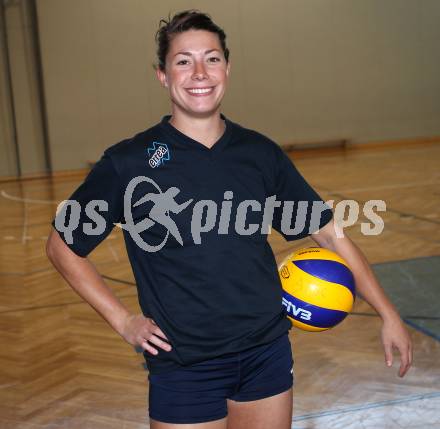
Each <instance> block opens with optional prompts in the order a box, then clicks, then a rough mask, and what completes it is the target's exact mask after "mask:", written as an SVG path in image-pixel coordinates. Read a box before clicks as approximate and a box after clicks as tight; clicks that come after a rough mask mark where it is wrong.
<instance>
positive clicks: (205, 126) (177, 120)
mask: <svg viewBox="0 0 440 429" xmlns="http://www.w3.org/2000/svg"><path fill="white" fill-rule="evenodd" d="M169 123H170V124H171V125H172V126H173V127H174V128H177V129H178V130H179V131H180V132H181V133H183V134H185V135H187V136H188V137H190V138H192V139H193V140H196V141H198V142H200V143H202V144H203V145H205V146H207V147H209V148H210V147H212V146H213V145H214V144H215V142H217V141H218V140H219V138H220V137H221V136H222V135H223V133H224V131H225V127H226V124H225V121H224V120H223V119H222V118H221V117H220V112H219V111H218V112H216V113H215V114H213V115H210V116H206V117H194V116H187V115H185V114H182V113H180V112H179V113H176V112H173V114H172V116H171V118H170V120H169Z"/></svg>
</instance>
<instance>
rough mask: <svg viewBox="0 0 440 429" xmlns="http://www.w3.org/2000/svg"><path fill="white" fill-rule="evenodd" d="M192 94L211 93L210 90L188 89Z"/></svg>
mask: <svg viewBox="0 0 440 429" xmlns="http://www.w3.org/2000/svg"><path fill="white" fill-rule="evenodd" d="M188 91H189V92H191V93H192V94H206V93H207V92H211V91H212V88H193V89H188Z"/></svg>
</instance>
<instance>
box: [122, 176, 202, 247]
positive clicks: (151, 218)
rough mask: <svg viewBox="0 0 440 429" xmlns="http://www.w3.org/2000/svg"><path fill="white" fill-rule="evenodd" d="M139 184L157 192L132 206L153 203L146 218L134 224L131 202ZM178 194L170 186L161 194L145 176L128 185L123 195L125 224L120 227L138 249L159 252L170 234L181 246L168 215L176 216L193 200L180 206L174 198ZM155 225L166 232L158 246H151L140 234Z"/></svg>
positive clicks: (180, 239) (151, 193) (145, 196)
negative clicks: (152, 188)
mask: <svg viewBox="0 0 440 429" xmlns="http://www.w3.org/2000/svg"><path fill="white" fill-rule="evenodd" d="M141 182H148V183H150V184H152V185H153V186H154V187H155V188H156V190H157V191H158V192H157V193H154V192H149V193H147V194H146V195H144V196H143V197H142V198H140V199H139V200H138V201H136V203H134V204H133V207H137V206H140V205H141V204H144V203H146V202H147V201H151V202H152V203H153V207H152V208H151V209H150V212H149V214H148V216H147V217H146V218H145V219H143V220H141V221H140V222H138V223H136V224H135V223H134V221H133V213H132V212H131V200H132V197H133V192H134V189H135V187H136V186H137V185H138V184H139V183H141ZM179 192H180V189H178V188H176V187H175V186H172V187H170V188H169V189H167V190H166V191H165V192H163V191H162V190H161V189H160V187H159V185H158V184H157V183H156V182H155V181H154V180H152V179H150V178H149V177H146V176H138V177H136V178H135V179H133V180H132V181H131V182H130V183H129V185H128V186H127V189H126V192H125V194H124V217H125V220H126V223H125V224H120V225H121V227H122V229H125V230H126V231H128V232H129V233H130V235H131V237H132V238H133V240H134V241H135V242H136V244H137V245H138V246H139V247H141V248H142V249H144V250H146V251H148V252H155V251H157V250H160V249H161V248H162V247H163V246H164V245H165V243H166V241H167V239H168V236H169V234H171V235H172V236H173V237H174V238H175V239H176V240H177V241H178V242H179V244H180V245H182V246H183V240H182V236H181V235H180V232H179V229H178V228H177V225H176V223H175V222H174V220H173V219H171V217H170V213H174V214H178V213H180V212H181V211H182V210H185V209H186V208H187V207H188V205H189V204H191V203H192V201H193V199H192V198H191V199H190V200H188V201H185V202H184V203H182V204H178V203H177V202H176V200H175V197H176V196H177V194H178V193H179ZM156 223H158V224H159V225H162V226H163V227H165V229H166V230H167V232H166V235H165V237H164V239H163V240H162V241H161V242H160V243H159V244H158V245H156V246H151V245H149V244H148V243H146V242H145V241H144V240H143V239H142V237H141V236H140V233H141V232H143V231H146V230H147V229H148V228H151V227H152V226H153V225H154V224H156Z"/></svg>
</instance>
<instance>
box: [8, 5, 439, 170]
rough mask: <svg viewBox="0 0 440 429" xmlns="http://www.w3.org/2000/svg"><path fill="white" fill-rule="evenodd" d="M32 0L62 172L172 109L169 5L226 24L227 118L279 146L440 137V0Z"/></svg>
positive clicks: (52, 139) (56, 165)
mask: <svg viewBox="0 0 440 429" xmlns="http://www.w3.org/2000/svg"><path fill="white" fill-rule="evenodd" d="M36 4H37V15H38V26H39V34H40V43H41V55H42V65H43V76H44V91H45V100H46V107H47V117H48V135H49V143H50V157H51V162H52V166H53V169H54V170H66V169H76V168H84V167H86V166H87V161H88V160H96V159H97V158H98V157H99V156H100V154H101V153H102V151H103V150H104V149H105V148H106V147H108V146H110V145H112V144H114V143H116V142H117V141H119V140H121V139H123V138H125V137H128V136H132V135H133V134H135V133H137V132H139V131H141V130H143V129H145V128H148V127H150V126H151V125H153V124H154V123H156V122H157V121H159V120H160V118H161V117H162V115H164V114H166V113H168V112H169V102H168V99H167V97H166V93H165V92H164V90H163V89H162V88H161V87H160V85H159V83H158V82H157V81H156V77H155V74H154V71H153V69H152V66H151V65H152V63H153V62H154V61H155V45H154V34H155V31H156V29H157V25H158V21H159V19H160V18H161V17H164V16H166V15H167V14H168V12H170V11H171V12H176V11H180V10H183V9H186V8H192V7H194V8H200V9H201V10H203V11H207V12H208V13H210V14H211V15H212V17H213V18H214V20H215V21H217V22H218V23H219V24H220V25H221V26H222V27H223V28H224V29H225V31H226V33H227V35H228V44H229V47H230V49H231V65H232V69H231V80H230V86H229V89H228V92H227V95H226V98H225V100H224V103H223V106H224V107H223V111H224V113H225V114H226V115H227V116H228V117H229V118H230V119H232V120H234V121H236V122H239V123H242V124H243V125H245V126H248V127H252V128H254V129H257V130H259V131H261V132H263V133H265V134H267V135H269V136H270V137H271V138H273V139H274V140H276V141H277V142H279V143H280V144H287V143H291V142H303V141H317V140H318V141H319V140H327V139H332V138H340V137H345V138H349V139H351V140H352V141H353V142H369V141H375V140H387V139H393V140H395V139H405V138H413V137H428V136H438V135H440V96H439V94H440V79H439V76H440V55H439V54H438V41H439V40H440V26H439V25H438V22H440V2H438V1H437V0H423V1H420V2H419V1H412V0H387V1H383V0H357V1H354V0H272V1H270V2H269V1H267V0H264V1H263V0H223V1H206V0H205V1H180V0H161V1H150V0H75V1H71V0H37V1H36ZM21 144H23V145H25V144H27V143H26V142H22V143H21ZM0 173H2V172H0Z"/></svg>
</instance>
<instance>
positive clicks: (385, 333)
mask: <svg viewBox="0 0 440 429" xmlns="http://www.w3.org/2000/svg"><path fill="white" fill-rule="evenodd" d="M381 338H382V344H383V348H384V351H385V362H386V364H387V366H392V364H393V347H394V348H396V349H397V350H398V351H399V353H400V368H399V377H403V376H404V375H405V374H406V373H407V372H408V370H409V368H410V366H411V364H412V359H413V356H412V342H411V338H410V336H409V333H408V330H407V329H406V328H405V326H404V325H403V322H402V319H400V317H399V316H396V317H394V318H392V319H389V320H385V321H384V322H383V325H382V332H381Z"/></svg>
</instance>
